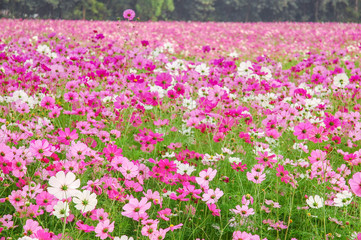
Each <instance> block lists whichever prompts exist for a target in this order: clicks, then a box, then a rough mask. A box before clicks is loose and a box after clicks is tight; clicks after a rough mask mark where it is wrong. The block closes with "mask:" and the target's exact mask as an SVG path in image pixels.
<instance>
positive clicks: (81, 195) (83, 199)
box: [73, 190, 98, 213]
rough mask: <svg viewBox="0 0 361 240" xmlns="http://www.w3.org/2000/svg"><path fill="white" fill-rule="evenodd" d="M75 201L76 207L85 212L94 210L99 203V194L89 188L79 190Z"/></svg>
mask: <svg viewBox="0 0 361 240" xmlns="http://www.w3.org/2000/svg"><path fill="white" fill-rule="evenodd" d="M73 202H74V203H75V204H76V205H75V208H76V209H78V210H80V211H82V212H83V213H85V212H90V211H92V210H93V209H94V208H95V206H96V205H97V202H98V200H97V195H96V194H95V193H91V192H90V191H89V190H84V191H83V192H80V191H79V192H78V193H77V194H76V195H75V196H74V198H73Z"/></svg>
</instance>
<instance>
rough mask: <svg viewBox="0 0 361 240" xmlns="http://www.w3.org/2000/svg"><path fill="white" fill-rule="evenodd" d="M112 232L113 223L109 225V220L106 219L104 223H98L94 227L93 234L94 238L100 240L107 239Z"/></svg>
mask: <svg viewBox="0 0 361 240" xmlns="http://www.w3.org/2000/svg"><path fill="white" fill-rule="evenodd" d="M113 230H114V222H112V223H110V220H109V219H106V220H105V221H104V222H99V223H98V225H97V226H96V227H95V230H94V232H95V233H96V235H95V236H97V237H100V239H106V238H107V237H109V236H110V235H109V233H110V232H113Z"/></svg>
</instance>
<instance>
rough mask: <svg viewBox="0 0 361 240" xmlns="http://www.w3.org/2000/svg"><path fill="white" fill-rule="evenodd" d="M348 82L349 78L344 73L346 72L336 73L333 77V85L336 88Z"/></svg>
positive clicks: (342, 86)
mask: <svg viewBox="0 0 361 240" xmlns="http://www.w3.org/2000/svg"><path fill="white" fill-rule="evenodd" d="M349 83H350V80H349V79H348V76H347V75H346V73H340V74H337V75H336V76H335V77H334V78H333V85H334V86H335V87H338V88H344V87H345V86H346V85H347V84H349Z"/></svg>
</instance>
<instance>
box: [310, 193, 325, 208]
mask: <svg viewBox="0 0 361 240" xmlns="http://www.w3.org/2000/svg"><path fill="white" fill-rule="evenodd" d="M306 203H307V204H308V206H310V207H311V208H322V207H323V204H324V200H323V198H322V197H320V196H318V195H315V196H310V197H309V198H308V199H307V200H306Z"/></svg>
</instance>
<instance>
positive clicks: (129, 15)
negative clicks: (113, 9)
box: [123, 9, 135, 21]
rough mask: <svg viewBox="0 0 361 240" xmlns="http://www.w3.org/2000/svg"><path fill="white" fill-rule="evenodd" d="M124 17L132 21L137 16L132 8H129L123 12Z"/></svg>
mask: <svg viewBox="0 0 361 240" xmlns="http://www.w3.org/2000/svg"><path fill="white" fill-rule="evenodd" d="M123 17H124V18H125V19H128V20H129V21H132V20H133V18H134V17H135V12H134V11H133V10H132V9H127V10H125V11H124V12H123Z"/></svg>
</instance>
